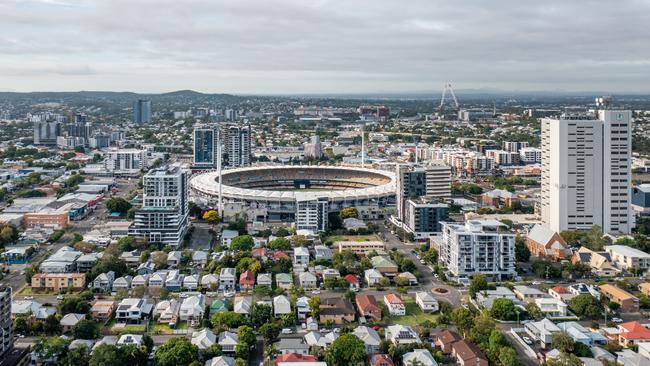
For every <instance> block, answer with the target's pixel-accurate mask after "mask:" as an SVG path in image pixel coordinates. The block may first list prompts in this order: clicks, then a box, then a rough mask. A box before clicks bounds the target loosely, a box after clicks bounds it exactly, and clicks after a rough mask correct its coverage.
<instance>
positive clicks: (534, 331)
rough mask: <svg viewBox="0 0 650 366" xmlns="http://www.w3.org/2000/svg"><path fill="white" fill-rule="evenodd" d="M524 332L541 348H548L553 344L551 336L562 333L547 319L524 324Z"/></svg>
mask: <svg viewBox="0 0 650 366" xmlns="http://www.w3.org/2000/svg"><path fill="white" fill-rule="evenodd" d="M524 330H525V331H526V333H528V335H529V336H530V338H531V339H533V340H536V341H538V342H539V343H540V345H541V347H542V348H546V347H548V346H550V345H551V343H552V342H553V334H555V333H559V332H561V331H562V330H561V329H560V328H559V327H558V326H557V325H555V323H553V322H552V321H550V320H549V319H547V318H544V319H542V320H540V321H537V322H533V321H531V322H528V323H526V324H524Z"/></svg>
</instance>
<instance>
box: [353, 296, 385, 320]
mask: <svg viewBox="0 0 650 366" xmlns="http://www.w3.org/2000/svg"><path fill="white" fill-rule="evenodd" d="M355 302H356V304H357V311H358V312H359V315H361V316H363V317H365V318H366V319H372V320H375V321H379V320H381V307H379V304H378V303H377V299H375V297H374V296H372V295H357V296H356V298H355Z"/></svg>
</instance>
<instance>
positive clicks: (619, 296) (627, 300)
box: [599, 283, 639, 313]
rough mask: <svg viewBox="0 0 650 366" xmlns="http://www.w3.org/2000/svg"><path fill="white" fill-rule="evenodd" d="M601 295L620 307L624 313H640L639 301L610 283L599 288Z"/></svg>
mask: <svg viewBox="0 0 650 366" xmlns="http://www.w3.org/2000/svg"><path fill="white" fill-rule="evenodd" d="M599 289H600V293H601V295H603V296H605V297H607V298H608V299H609V300H610V301H612V302H615V303H617V304H619V305H620V311H621V312H622V313H635V312H638V311H639V299H638V298H637V297H636V296H634V295H632V294H631V293H629V292H627V291H625V290H623V289H621V288H619V287H617V286H614V285H610V284H608V283H606V284H604V285H600V286H599Z"/></svg>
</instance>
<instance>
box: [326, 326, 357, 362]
mask: <svg viewBox="0 0 650 366" xmlns="http://www.w3.org/2000/svg"><path fill="white" fill-rule="evenodd" d="M365 359H366V347H365V344H364V343H363V341H362V340H360V339H359V338H357V336H355V335H354V334H352V333H348V334H343V335H341V336H340V337H338V338H336V339H335V340H334V342H332V344H331V345H330V346H329V347H328V348H327V350H326V351H325V361H327V364H328V365H332V366H352V365H363V363H364V362H365Z"/></svg>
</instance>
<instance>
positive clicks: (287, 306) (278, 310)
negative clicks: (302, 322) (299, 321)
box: [273, 295, 291, 318]
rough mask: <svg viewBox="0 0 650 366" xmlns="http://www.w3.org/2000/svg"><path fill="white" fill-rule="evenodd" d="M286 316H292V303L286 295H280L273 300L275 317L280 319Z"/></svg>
mask: <svg viewBox="0 0 650 366" xmlns="http://www.w3.org/2000/svg"><path fill="white" fill-rule="evenodd" d="M285 314H291V302H290V301H289V299H288V298H287V297H286V296H284V295H278V296H276V297H274V298H273V315H275V317H276V318H277V317H280V316H282V315H285Z"/></svg>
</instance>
